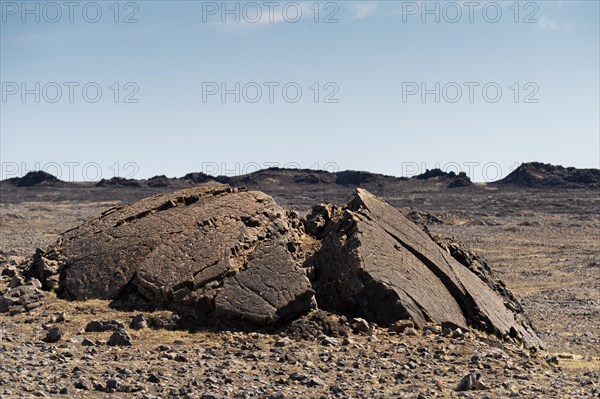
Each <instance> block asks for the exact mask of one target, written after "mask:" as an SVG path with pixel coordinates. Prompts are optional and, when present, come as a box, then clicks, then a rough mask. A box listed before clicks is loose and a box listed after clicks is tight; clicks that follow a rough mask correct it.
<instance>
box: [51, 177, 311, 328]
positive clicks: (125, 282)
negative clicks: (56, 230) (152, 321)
mask: <svg viewBox="0 0 600 399" xmlns="http://www.w3.org/2000/svg"><path fill="white" fill-rule="evenodd" d="M301 234H302V228H301V224H300V221H299V219H298V218H297V216H296V215H295V214H293V213H289V212H286V211H285V210H284V209H282V208H281V207H279V206H278V205H277V204H276V203H275V202H274V200H273V199H272V198H271V197H269V196H268V195H266V194H263V193H261V192H255V191H245V190H244V189H241V190H238V189H232V188H230V187H229V186H227V185H223V184H207V185H202V186H198V187H195V188H192V189H187V190H182V191H178V192H175V193H172V194H165V195H158V196H154V197H150V198H147V199H144V200H141V201H139V202H136V203H134V204H131V205H128V206H124V207H120V208H112V209H109V210H108V211H106V212H104V213H103V214H102V215H101V216H100V217H99V218H96V219H92V220H90V221H88V222H86V223H84V224H82V225H81V226H79V227H77V228H75V229H73V230H70V231H67V232H65V233H64V234H63V236H62V237H61V239H60V240H59V241H58V243H57V244H56V245H55V247H54V248H52V249H51V250H50V251H48V253H49V254H51V255H49V256H52V257H53V258H54V259H52V261H58V262H59V264H60V283H59V284H60V289H59V292H60V295H61V296H62V297H64V298H69V299H78V300H82V299H91V298H97V299H118V298H120V297H122V296H123V295H125V294H126V293H130V292H132V291H133V292H136V293H137V294H139V296H141V297H142V298H144V299H146V300H149V301H151V302H152V303H154V304H157V305H162V306H167V307H175V308H184V309H186V310H187V311H188V313H189V314H192V315H193V316H196V317H198V318H200V319H206V318H213V317H215V316H216V317H218V318H219V319H220V320H228V319H235V320H236V321H239V320H242V321H245V322H248V323H250V324H253V325H259V326H271V325H276V324H279V323H280V322H281V321H285V320H286V319H289V318H292V317H294V316H297V315H299V314H301V313H302V312H305V311H307V310H308V309H309V308H310V306H311V303H312V298H313V291H312V288H311V285H310V282H309V280H308V278H307V277H306V274H305V272H304V271H303V269H302V268H301V262H302V260H303V254H302V253H301V249H300V244H301V243H300V241H299V240H300V238H301Z"/></svg>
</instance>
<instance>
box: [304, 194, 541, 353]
mask: <svg viewBox="0 0 600 399" xmlns="http://www.w3.org/2000/svg"><path fill="white" fill-rule="evenodd" d="M330 223H333V225H332V226H331V227H328V228H327V230H329V231H330V233H329V234H328V235H327V237H326V238H325V239H324V242H323V247H322V248H321V250H320V251H319V252H318V253H317V254H316V255H315V263H316V276H317V281H316V291H317V300H318V303H319V306H323V307H325V308H327V309H331V310H336V311H341V312H344V313H349V314H352V315H356V316H359V317H364V318H366V319H367V320H371V321H375V322H379V323H383V324H391V323H393V322H395V321H397V320H400V319H411V320H413V321H414V322H415V323H416V324H417V325H422V324H423V323H424V322H436V323H440V322H443V321H451V322H453V323H455V324H458V325H463V326H464V325H466V324H470V325H475V326H476V327H478V328H479V327H480V326H481V325H482V323H485V324H484V325H485V326H486V329H487V330H488V331H489V332H492V333H496V334H498V335H500V336H502V337H511V338H515V339H518V340H522V341H524V342H525V343H526V344H528V345H530V346H532V347H538V346H539V345H540V344H541V342H540V341H539V340H538V338H537V337H536V336H535V334H534V333H533V331H532V330H531V328H530V326H529V325H528V324H527V323H526V322H525V321H524V320H521V319H520V318H519V317H517V316H516V315H515V313H514V312H513V310H512V309H510V308H509V307H508V306H506V305H505V301H504V299H503V297H502V296H501V295H500V294H499V293H498V292H497V291H495V290H494V289H493V288H492V287H491V286H490V285H489V284H488V283H486V282H485V281H484V280H482V279H481V278H480V277H478V276H477V275H476V274H475V273H474V272H473V271H472V270H470V269H469V268H468V267H466V266H464V265H463V264H461V263H459V262H458V261H456V260H455V259H454V258H453V257H452V255H451V254H450V253H449V252H447V251H445V250H443V248H442V247H440V246H439V245H438V244H436V243H435V242H434V241H433V240H432V239H431V238H430V237H429V236H428V235H427V233H425V232H424V231H423V230H422V229H420V228H419V227H417V226H416V225H415V224H413V223H412V222H411V221H409V220H408V219H407V218H406V217H404V216H403V215H402V214H401V213H400V212H399V211H397V210H396V209H394V208H393V207H392V206H391V205H389V204H387V203H386V202H384V201H382V200H380V199H379V198H377V197H375V196H374V195H372V194H370V193H369V192H367V191H365V190H361V189H358V190H357V195H356V197H355V198H354V200H353V201H352V202H350V203H349V204H348V206H347V207H346V209H345V210H344V213H343V215H342V216H341V217H339V218H337V219H334V220H332V221H331V222H330Z"/></svg>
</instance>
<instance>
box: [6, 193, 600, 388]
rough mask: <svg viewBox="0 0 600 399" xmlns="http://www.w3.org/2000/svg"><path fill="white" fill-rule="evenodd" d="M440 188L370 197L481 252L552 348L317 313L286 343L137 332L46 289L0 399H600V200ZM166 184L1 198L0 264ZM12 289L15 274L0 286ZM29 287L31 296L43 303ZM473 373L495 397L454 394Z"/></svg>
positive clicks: (295, 203)
mask: <svg viewBox="0 0 600 399" xmlns="http://www.w3.org/2000/svg"><path fill="white" fill-rule="evenodd" d="M445 186H446V185H445V184H444V188H443V189H440V188H439V187H435V185H433V186H427V185H422V184H419V185H411V186H408V187H406V188H404V189H403V188H401V187H400V188H397V187H396V188H394V190H386V187H380V190H379V192H377V190H376V189H372V191H375V192H376V193H377V194H380V195H383V196H384V198H386V199H387V200H388V201H390V203H392V204H393V205H394V206H396V207H397V208H398V209H401V210H402V211H403V212H404V213H405V214H407V215H409V216H410V217H411V219H413V220H415V221H417V222H419V221H420V222H422V223H423V224H424V225H425V226H427V228H428V229H429V230H430V231H432V232H434V233H439V234H442V235H445V236H452V237H454V238H456V239H457V240H459V241H461V242H463V243H465V244H466V245H467V246H468V247H470V248H471V249H472V250H474V251H475V252H476V253H478V254H481V255H483V257H484V258H486V260H487V261H488V262H489V263H490V265H491V266H492V267H493V269H494V270H495V271H496V272H498V274H500V276H501V277H502V279H503V280H504V281H505V283H506V284H507V286H508V288H509V289H511V290H512V291H513V293H514V294H515V295H516V296H517V298H518V299H519V300H520V301H521V302H522V304H523V306H524V309H525V313H526V314H527V315H528V316H529V317H530V318H531V319H532V321H533V324H534V326H535V327H536V329H537V331H538V333H539V335H540V337H541V338H542V339H543V340H544V341H545V343H546V346H547V352H543V353H538V354H531V353H529V352H527V351H524V350H523V349H521V348H520V347H517V346H516V345H513V344H509V343H504V342H500V341H498V340H497V339H495V338H492V337H486V336H482V335H481V334H479V333H476V332H472V331H453V330H450V331H448V330H445V331H442V328H441V327H440V326H434V325H430V326H428V327H426V328H424V329H421V330H413V329H412V328H407V329H405V330H404V331H403V332H401V333H400V332H395V331H390V330H388V329H386V328H379V327H377V326H373V325H367V326H365V325H364V323H360V322H358V321H352V320H347V319H344V318H343V317H341V318H340V317H337V316H333V315H325V314H322V313H318V314H316V315H309V316H307V317H306V319H304V321H303V323H304V324H302V323H299V324H298V325H296V326H292V327H294V328H292V327H290V328H288V329H287V330H285V331H280V332H279V333H276V334H266V333H257V332H250V333H248V332H234V331H208V330H207V331H194V332H189V331H170V330H168V329H165V328H159V329H156V328H142V329H139V330H136V329H134V328H133V327H132V326H130V322H131V319H132V317H133V316H135V315H137V314H139V313H140V312H139V311H138V312H126V311H118V310H115V309H112V308H110V307H109V302H108V301H100V300H93V301H86V302H68V301H64V300H61V299H58V298H56V297H55V295H54V294H53V293H47V294H44V295H46V297H45V298H44V299H40V300H39V302H37V303H36V302H35V301H32V300H29V302H30V303H34V304H35V305H33V306H30V308H31V309H30V310H28V311H26V312H23V313H18V314H14V315H12V316H11V315H7V314H1V315H0V397H7V398H12V397H35V396H56V397H86V398H87V397H106V396H107V394H109V395H112V396H114V397H129V396H131V395H134V396H137V397H144V396H145V397H171V396H182V397H185V396H186V395H187V397H203V396H204V397H205V398H210V397H217V398H220V397H240V398H243V397H282V398H283V397H288V398H290V397H364V398H371V397H386V398H387V397H400V398H402V397H408V398H429V397H440V398H445V397H477V398H484V397H489V398H504V397H523V398H560V397H563V398H578V397H581V398H593V397H600V389H599V386H600V379H599V377H600V376H599V374H598V371H599V370H600V359H599V356H600V335H599V333H598V331H600V280H599V279H598V272H599V269H600V256H599V254H600V237H599V233H598V231H600V201H598V200H599V195H598V191H593V190H587V189H568V190H565V189H553V188H543V189H529V188H515V187H505V186H501V187H498V186H496V187H494V186H487V187H481V186H471V187H462V188H456V189H445ZM257 188H260V189H262V190H264V191H266V192H267V193H268V194H271V195H273V196H274V197H275V199H276V200H277V201H278V203H279V204H281V205H283V206H287V207H291V208H295V209H297V210H299V211H301V212H303V213H304V212H306V211H308V209H307V204H308V203H315V202H318V201H319V200H321V199H328V200H334V201H337V202H338V203H339V204H341V203H345V202H346V201H347V200H348V199H349V198H350V196H351V193H352V191H353V188H352V187H348V188H347V189H340V188H339V187H334V188H330V190H320V191H319V190H316V189H315V190H307V189H306V187H302V186H298V187H293V186H292V187H290V186H289V185H288V186H286V187H281V186H277V185H272V186H267V187H264V186H261V187H257ZM169 190H170V189H169V188H155V189H148V188H144V189H140V188H136V187H108V188H106V187H105V188H102V187H98V188H96V187H94V188H91V189H89V190H87V189H86V190H85V191H83V190H81V189H79V188H73V187H69V188H56V187H19V188H14V189H11V190H10V191H7V190H5V189H3V190H2V193H1V203H0V223H1V225H2V229H1V231H0V244H1V247H0V250H1V251H2V253H1V254H0V255H1V257H2V262H3V264H2V265H0V268H1V269H5V268H7V266H8V265H9V264H10V263H11V262H12V263H13V264H15V263H18V262H19V261H20V260H22V258H23V257H25V256H30V255H32V254H33V252H34V249H35V247H36V246H39V247H42V248H45V247H46V246H47V245H49V244H51V243H52V242H53V241H55V240H56V238H57V237H58V234H59V233H60V232H62V231H64V230H67V229H69V228H72V227H75V226H77V225H78V224H80V223H81V222H82V221H83V220H84V219H87V218H89V217H92V216H96V215H98V214H99V213H100V212H101V211H103V210H105V209H107V208H109V207H110V206H112V205H115V204H119V203H123V202H131V201H133V200H136V199H139V198H141V197H145V196H147V195H149V194H151V193H157V192H161V191H162V192H164V191H169ZM415 210H417V212H415ZM12 280H14V278H13V277H12V276H11V273H10V272H9V271H7V272H6V275H3V276H2V279H1V281H2V282H1V283H0V284H1V285H0V291H2V292H4V291H6V290H7V289H8V286H9V285H10V284H11V281H12ZM13 284H15V283H13ZM24 287H28V288H26V291H27V292H26V293H25V295H29V296H30V297H32V298H37V295H41V294H39V292H38V290H37V288H36V287H35V286H27V285H25V286H24ZM36 300H37V299H36ZM62 313H64V315H63V314H62ZM144 314H145V318H146V319H147V324H149V325H150V327H155V326H158V325H163V326H164V325H167V326H168V325H169V317H167V316H165V317H160V316H161V314H159V313H157V312H152V311H148V312H144ZM93 320H98V321H108V320H119V321H120V322H121V323H122V326H123V328H124V330H125V331H126V333H123V332H122V331H121V330H119V331H118V333H117V334H115V335H116V338H115V337H113V338H112V340H111V337H112V336H113V334H114V333H115V331H113V330H112V329H113V328H115V327H114V326H111V325H110V323H109V325H108V327H107V328H108V329H109V330H108V331H104V332H93V331H90V332H86V331H85V329H86V326H88V324H89V322H91V321H93ZM141 324H142V326H143V324H144V323H141ZM56 327H57V328H58V329H59V330H60V331H58V330H57V329H56ZM367 328H368V331H362V330H366V329H367ZM92 329H93V328H92ZM117 329H118V328H117ZM307 334H308V336H309V337H307ZM303 335H304V336H305V337H304V338H302V336H303ZM57 337H59V338H60V339H59V340H58V341H56V342H45V341H44V340H46V341H54V340H55V339H56V338H57ZM128 337H129V338H128ZM306 338H310V339H306ZM109 342H111V343H113V344H115V343H124V344H125V346H120V345H115V346H111V345H108V343H109ZM129 342H130V343H131V345H130V346H129V345H127V344H128V343H129ZM469 373H475V374H480V375H481V376H482V377H481V380H479V381H478V380H477V378H475V376H473V378H472V381H471V385H472V386H473V387H479V388H486V389H483V390H481V391H472V392H470V391H466V392H460V391H456V390H455V389H456V388H457V386H458V385H459V382H460V381H461V379H463V377H465V376H467V375H469ZM475 374H474V375H475ZM480 383H481V385H480Z"/></svg>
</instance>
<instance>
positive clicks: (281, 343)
mask: <svg viewBox="0 0 600 399" xmlns="http://www.w3.org/2000/svg"><path fill="white" fill-rule="evenodd" d="M293 343H294V341H292V340H291V339H290V338H288V337H283V338H281V339H278V340H277V341H276V342H275V346H276V347H277V348H283V347H285V346H289V345H291V344H293Z"/></svg>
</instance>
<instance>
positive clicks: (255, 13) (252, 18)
mask: <svg viewBox="0 0 600 399" xmlns="http://www.w3.org/2000/svg"><path fill="white" fill-rule="evenodd" d="M256 4H258V7H252V9H250V8H248V9H247V10H245V12H243V11H241V10H240V13H239V18H238V19H237V20H236V18H235V16H234V15H226V16H225V17H224V21H223V20H222V18H221V15H220V14H219V15H214V16H211V18H209V21H208V24H209V25H211V26H215V27H218V26H222V27H226V28H240V29H243V28H246V27H252V26H265V25H276V24H279V23H281V22H287V23H297V22H301V21H303V20H310V21H312V19H313V18H314V16H313V15H314V10H313V9H312V8H311V7H314V2H310V1H300V2H292V3H291V4H288V5H287V6H286V3H282V4H280V5H278V6H275V7H274V8H273V9H270V8H269V7H266V6H264V7H263V6H261V3H256Z"/></svg>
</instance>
